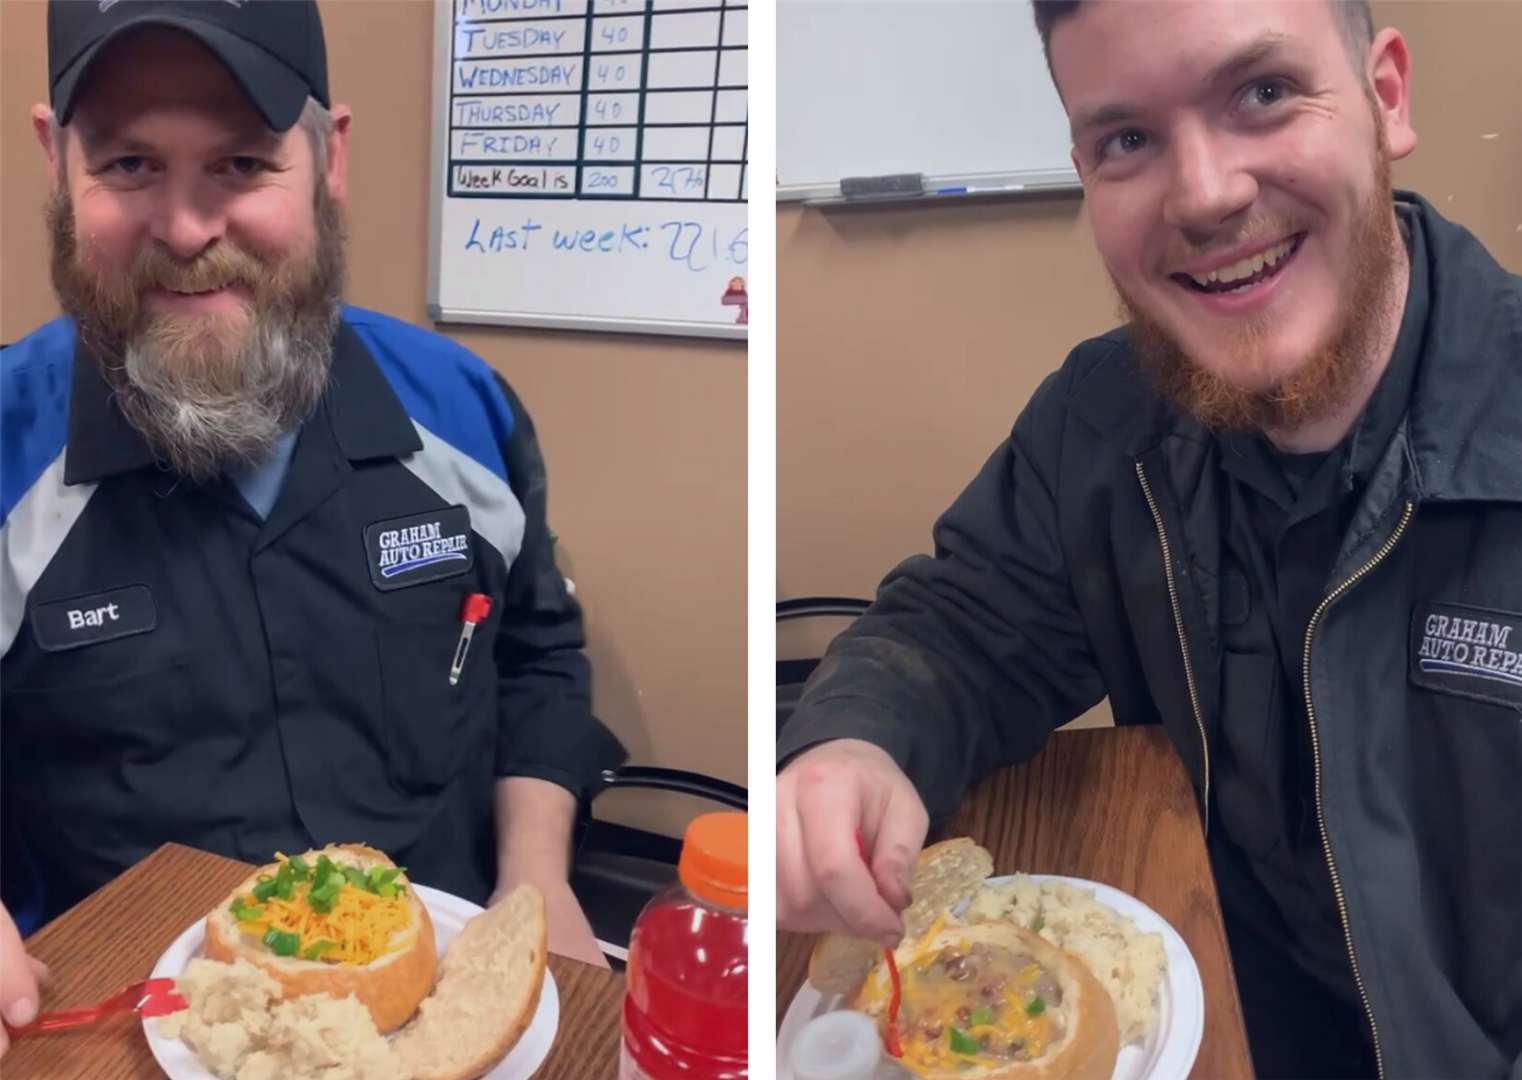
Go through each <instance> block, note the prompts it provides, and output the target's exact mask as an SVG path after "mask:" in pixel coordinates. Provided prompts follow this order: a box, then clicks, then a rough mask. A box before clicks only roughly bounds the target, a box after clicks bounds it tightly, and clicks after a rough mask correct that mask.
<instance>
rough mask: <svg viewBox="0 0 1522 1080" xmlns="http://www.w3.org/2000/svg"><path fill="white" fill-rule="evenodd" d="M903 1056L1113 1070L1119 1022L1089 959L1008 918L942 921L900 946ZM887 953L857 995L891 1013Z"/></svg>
mask: <svg viewBox="0 0 1522 1080" xmlns="http://www.w3.org/2000/svg"><path fill="white" fill-rule="evenodd" d="M895 959H896V962H897V964H898V968H899V979H900V983H901V987H902V991H901V1000H900V1004H899V1009H898V1016H897V1034H898V1041H899V1045H900V1046H901V1047H902V1051H903V1062H904V1064H905V1065H907V1066H908V1067H909V1068H911V1069H913V1070H914V1071H915V1072H916V1073H918V1074H919V1075H920V1076H923V1077H925V1078H927V1080H954V1078H955V1080H967V1078H973V1080H1109V1078H1110V1077H1111V1076H1112V1075H1113V1073H1114V1071H1115V1062H1116V1058H1117V1056H1118V1055H1119V1053H1120V1028H1119V1026H1118V1024H1117V1023H1116V1019H1115V1005H1114V1003H1113V1002H1112V1000H1111V998H1110V995H1109V992H1108V991H1106V990H1105V988H1104V986H1103V985H1102V984H1101V983H1100V982H1099V980H1098V979H1096V978H1095V977H1094V975H1093V974H1092V973H1091V972H1090V971H1089V969H1088V968H1087V967H1086V966H1085V965H1084V964H1083V962H1082V961H1081V960H1080V959H1079V958H1078V957H1076V956H1074V955H1073V954H1071V953H1068V952H1065V951H1063V950H1061V949H1059V948H1057V947H1056V946H1055V945H1053V944H1051V943H1050V942H1048V941H1046V940H1045V939H1044V938H1042V937H1041V936H1040V935H1039V934H1035V933H1032V932H1030V931H1029V930H1026V929H1024V928H1023V927H1020V926H1016V925H1015V924H1014V923H1008V922H989V923H979V924H975V925H971V926H960V925H953V926H946V925H944V922H942V921H938V922H937V924H936V925H935V926H933V927H932V928H931V930H930V932H929V933H927V934H926V935H925V936H924V937H923V938H921V939H920V940H919V941H916V942H910V943H908V944H905V945H903V946H901V947H900V948H899V949H898V950H897V952H896V953H895ZM891 996H892V992H891V981H890V978H889V975H888V972H887V963H886V960H885V959H879V962H878V963H877V965H876V966H875V967H874V968H873V970H872V971H871V972H870V973H869V974H868V976H867V978H866V979H865V980H864V981H863V982H862V984H861V986H860V987H859V989H857V990H856V992H855V993H854V994H853V995H852V996H851V998H850V1000H849V1006H848V1007H850V1008H853V1009H857V1010H859V1011H861V1012H864V1013H866V1014H867V1015H868V1016H870V1017H872V1018H873V1019H874V1020H875V1021H876V1022H877V1024H878V1027H879V1030H885V1029H886V1027H887V1022H888V1016H887V1014H888V1006H889V1002H890V999H891Z"/></svg>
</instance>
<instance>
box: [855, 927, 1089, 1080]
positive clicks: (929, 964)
mask: <svg viewBox="0 0 1522 1080" xmlns="http://www.w3.org/2000/svg"><path fill="white" fill-rule="evenodd" d="M940 929H941V927H940V925H939V923H938V924H937V925H936V926H934V927H932V928H931V931H930V933H928V934H927V935H926V936H925V937H924V938H923V939H921V940H920V941H919V942H917V943H916V944H915V946H914V948H913V952H912V957H911V959H910V961H909V963H907V964H905V965H903V969H904V970H903V996H902V1002H901V1007H900V1028H899V1030H900V1044H901V1046H902V1049H903V1053H904V1062H905V1064H907V1065H909V1066H910V1067H911V1068H917V1069H921V1070H930V1069H936V1070H942V1071H945V1070H954V1069H957V1068H966V1067H969V1066H982V1067H985V1068H994V1067H996V1066H998V1065H1001V1064H1004V1063H1005V1061H1004V1060H1001V1059H1000V1058H999V1057H996V1056H994V1055H992V1054H990V1053H989V1052H988V1049H991V1048H992V1047H994V1046H1000V1047H1002V1046H1008V1045H1010V1044H1011V1043H1014V1042H1019V1043H1021V1044H1023V1050H1024V1052H1025V1053H1026V1054H1027V1055H1028V1056H1029V1059H1031V1060H1036V1059H1039V1058H1041V1057H1042V1055H1043V1054H1045V1053H1046V1051H1047V1048H1048V1047H1049V1046H1050V1045H1051V1043H1052V1039H1053V1036H1054V1035H1055V1034H1056V1028H1055V1026H1054V1025H1055V1023H1056V1017H1055V1016H1054V1013H1060V1009H1056V1008H1054V1007H1052V1006H1050V1004H1049V1003H1045V1004H1044V1005H1043V1006H1042V1007H1041V1008H1039V1009H1038V1010H1037V1014H1036V1015H1034V1016H1033V1015H1031V1012H1030V1009H1029V1006H1030V1003H1031V1001H1032V1000H1033V997H1034V996H1035V995H1034V994H1033V987H1034V985H1035V984H1036V982H1037V981H1038V979H1040V977H1041V975H1042V968H1041V965H1039V964H1036V963H1026V964H1022V965H1020V966H1019V967H1018V968H1014V969H1009V968H1006V969H1005V978H1006V979H1008V980H1009V981H1008V982H1007V983H1006V984H1005V986H1006V993H1005V994H1004V995H1001V996H1000V997H999V998H998V999H997V1000H996V1001H994V1002H993V1003H991V1004H982V1003H980V1000H979V997H978V996H977V990H976V987H974V986H970V985H967V984H964V983H958V982H955V981H953V980H950V979H948V978H946V977H945V976H944V975H937V976H932V974H931V973H932V969H933V968H934V965H935V964H936V962H937V955H938V952H939V950H933V949H931V948H930V942H931V941H933V940H934V938H935V936H936V934H937V933H939V931H940ZM955 951H957V952H960V953H962V954H963V955H965V954H966V953H967V942H966V940H965V939H963V940H960V941H958V942H957V945H956V947H955ZM883 994H884V988H883V987H882V985H881V983H880V981H879V980H878V979H876V978H874V979H872V980H870V981H869V983H868V986H867V987H866V990H865V994H864V997H865V999H866V1001H865V1004H866V1005H867V1008H868V1009H869V1011H875V1006H876V1005H877V1003H878V1002H879V1001H880V1000H881V998H882V997H883ZM969 997H971V1000H970V1001H969ZM969 1006H971V1008H972V1011H973V1012H974V1018H975V1020H976V1021H977V1022H973V1023H969V1022H967V1019H966V1012H965V1011H964V1012H963V1013H961V1014H960V1015H959V1013H958V1010H959V1009H964V1010H965V1009H966V1008H967V1007H969ZM980 1006H981V1007H980ZM979 1012H981V1013H983V1015H982V1016H977V1015H976V1014H977V1013H979ZM906 1020H907V1022H905V1021H906ZM927 1030H930V1031H935V1032H936V1033H937V1034H936V1035H935V1036H934V1037H931V1036H929V1035H927V1034H926V1032H927ZM953 1030H955V1031H956V1032H957V1033H958V1034H957V1037H958V1038H960V1039H962V1040H965V1041H969V1042H971V1043H973V1044H975V1045H976V1047H977V1049H972V1048H971V1047H968V1046H966V1045H963V1046H962V1047H961V1048H960V1049H953V1048H952V1047H953V1045H954V1044H953V1043H952V1041H951V1040H950V1039H949V1038H948V1036H949V1035H950V1033H951V1032H953Z"/></svg>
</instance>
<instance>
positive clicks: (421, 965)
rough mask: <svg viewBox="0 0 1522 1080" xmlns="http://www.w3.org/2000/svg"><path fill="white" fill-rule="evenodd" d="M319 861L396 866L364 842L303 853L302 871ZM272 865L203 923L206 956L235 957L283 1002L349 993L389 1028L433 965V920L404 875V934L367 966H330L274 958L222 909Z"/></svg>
mask: <svg viewBox="0 0 1522 1080" xmlns="http://www.w3.org/2000/svg"><path fill="white" fill-rule="evenodd" d="M322 855H326V856H327V857H328V858H329V859H331V860H332V861H333V862H334V863H336V864H338V865H339V866H351V867H354V868H356V869H359V870H365V871H368V870H370V869H371V868H372V867H376V866H380V867H385V868H386V869H392V868H394V867H395V865H396V864H395V863H393V862H392V861H391V859H390V858H389V857H388V856H387V855H386V854H385V853H384V852H381V851H377V850H376V849H374V848H371V847H366V846H365V845H363V844H330V845H328V846H327V847H325V848H323V849H321V850H313V851H307V852H303V853H302V855H301V858H302V859H303V860H304V861H305V862H306V863H307V864H308V865H309V866H316V865H317V860H318V858H319V857H320V856H322ZM279 865H280V864H279V863H271V864H270V865H268V866H263V867H260V868H259V869H258V870H256V871H255V872H254V873H253V874H252V875H250V876H249V877H248V878H247V879H246V880H245V881H243V882H242V883H241V884H239V885H238V887H237V888H236V889H234V890H233V891H232V893H230V894H229V895H228V896H227V898H226V899H224V900H223V901H222V903H220V904H218V905H217V907H216V909H215V910H213V911H212V912H211V914H210V915H208V916H207V917H206V944H205V949H206V956H207V958H208V959H211V960H220V961H223V962H225V963H231V962H232V961H233V960H235V959H237V958H239V957H242V958H243V959H245V960H248V961H249V962H250V963H252V964H254V965H255V966H257V967H259V968H261V969H262V970H264V971H266V972H268V973H269V974H270V975H271V976H273V977H274V978H275V979H276V980H278V981H279V982H280V983H281V985H282V987H283V988H284V996H285V997H287V998H291V997H297V996H300V995H303V994H320V993H328V994H332V995H333V996H334V997H337V998H341V997H345V996H347V995H349V994H353V995H354V996H355V997H356V998H358V999H359V1001H360V1002H362V1003H363V1004H364V1005H365V1006H366V1007H367V1008H369V1010H370V1014H371V1016H372V1017H373V1019H374V1020H375V1026H376V1028H377V1029H379V1030H380V1032H381V1033H382V1034H385V1033H387V1032H390V1031H394V1030H396V1029H397V1028H398V1027H400V1026H401V1025H402V1024H403V1023H404V1022H405V1021H406V1020H407V1018H408V1017H409V1016H411V1015H412V1014H413V1012H414V1011H416V1009H417V1006H418V1002H420V1001H421V1000H422V999H423V998H424V997H425V996H426V995H427V993H428V991H429V989H430V988H431V987H432V986H433V978H434V972H435V970H436V969H437V967H438V952H437V948H436V946H435V944H434V934H433V921H432V919H430V918H429V915H428V909H427V908H426V907H424V906H423V902H422V901H421V900H420V899H419V898H418V895H417V890H416V889H415V888H413V887H412V882H411V881H410V880H408V878H407V876H406V874H398V875H397V877H396V878H395V882H396V884H397V885H400V886H402V887H403V889H404V893H405V898H406V901H407V905H408V909H409V911H410V913H411V916H412V918H411V922H410V925H409V927H408V928H407V929H404V930H398V931H396V932H395V933H394V934H393V936H392V941H391V950H390V951H389V952H387V953H386V954H384V955H382V956H380V957H378V958H377V959H375V960H372V961H370V962H369V963H367V964H332V963H326V962H323V961H321V960H304V959H302V958H300V957H299V956H277V955H275V954H274V953H272V952H270V951H269V949H267V948H265V947H264V946H263V945H262V944H261V943H260V942H259V941H258V940H257V939H256V938H255V937H254V936H253V935H251V934H245V933H243V931H242V929H241V928H240V927H239V925H238V921H237V919H236V918H234V917H233V914H232V912H231V911H230V910H229V906H230V905H231V903H232V900H233V899H234V898H235V897H238V896H242V895H243V894H245V893H247V892H250V891H251V890H252V889H253V887H254V885H255V884H257V882H258V880H259V876H260V875H261V874H273V873H275V872H276V871H277V870H278V869H279Z"/></svg>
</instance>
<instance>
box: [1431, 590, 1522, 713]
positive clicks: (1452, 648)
mask: <svg viewBox="0 0 1522 1080" xmlns="http://www.w3.org/2000/svg"><path fill="white" fill-rule="evenodd" d="M1411 682H1412V683H1413V684H1415V685H1416V686H1421V687H1425V688H1426V689H1428V690H1436V691H1438V692H1440V693H1444V694H1454V695H1456V696H1458V697H1467V698H1475V699H1477V700H1480V701H1490V702H1494V703H1496V704H1497V705H1507V706H1510V707H1512V708H1515V709H1522V614H1519V613H1517V612H1511V611H1493V610H1489V609H1486V608H1472V607H1459V606H1457V605H1454V604H1431V603H1421V604H1417V605H1416V608H1415V610H1414V611H1413V613H1412V617H1411Z"/></svg>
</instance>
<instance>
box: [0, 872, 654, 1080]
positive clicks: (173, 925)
mask: <svg viewBox="0 0 1522 1080" xmlns="http://www.w3.org/2000/svg"><path fill="white" fill-rule="evenodd" d="M253 869H254V868H253V867H252V866H248V865H245V864H244V863H240V862H235V861H234V860H232V859H224V858H222V857H220V856H217V855H209V854H207V853H206V852H204V851H197V850H195V849H194V848H188V847H181V846H180V845H178V844H166V845H165V846H164V847H161V848H159V850H157V851H155V852H154V853H153V854H152V855H150V856H149V857H148V858H146V859H144V860H143V861H142V862H140V863H138V864H137V865H136V866H134V867H133V868H132V869H131V870H128V871H127V872H126V873H125V874H123V875H122V876H121V877H119V878H117V879H116V880H115V881H113V882H111V883H110V884H109V885H107V886H106V887H105V888H103V889H101V890H100V891H99V892H97V893H95V894H94V895H92V896H91V897H89V898H88V899H86V900H85V901H84V902H83V903H81V904H80V905H79V906H78V907H75V908H73V909H72V910H70V911H68V912H66V913H65V914H64V915H62V916H61V917H59V918H58V919H56V920H54V921H53V922H51V923H49V924H48V925H47V926H44V927H43V928H42V929H41V930H38V931H37V932H36V933H35V934H33V935H32V936H31V937H29V938H28V939H27V942H26V946H27V951H28V952H30V953H31V954H32V955H33V956H36V957H37V958H39V959H40V960H42V961H44V962H45V963H46V964H47V965H48V966H49V967H50V968H51V969H52V981H51V982H50V984H49V985H48V987H47V988H46V989H45V990H44V992H43V1000H42V1007H43V1008H44V1009H66V1008H69V1007H71V1006H74V1005H83V1004H88V1003H90V1002H94V1001H99V1000H101V999H102V998H105V997H108V996H110V995H111V994H113V993H115V992H116V991H118V990H120V989H121V988H122V987H123V986H125V985H126V984H128V983H130V982H135V981H136V980H138V979H145V978H147V977H148V975H149V974H150V973H151V972H152V971H153V965H154V964H156V963H158V958H159V957H160V956H161V955H163V953H164V950H165V949H167V948H169V946H170V945H171V944H173V943H174V940H175V938H177V937H179V936H180V934H181V933H183V932H184V930H185V928H186V927H188V926H190V925H191V924H192V923H194V922H195V921H196V920H197V919H200V918H204V917H205V915H206V913H207V912H208V911H210V910H211V909H212V908H213V907H215V906H216V904H217V903H218V902H219V901H221V900H222V899H223V897H225V896H227V895H228V894H229V893H230V892H232V890H233V888H234V887H235V886H236V885H237V884H238V882H240V881H242V880H243V879H244V878H246V877H247V876H248V875H249V874H250V873H252V872H253ZM549 966H550V970H551V971H552V972H554V974H555V982H556V984H557V985H558V986H559V989H560V1031H559V1033H558V1035H557V1036H556V1038H555V1045H554V1048H553V1049H552V1050H551V1051H550V1056H549V1058H548V1059H547V1060H546V1061H545V1063H544V1065H543V1066H541V1067H540V1069H539V1071H538V1072H537V1073H536V1074H535V1080H612V1078H613V1077H614V1076H615V1075H616V1074H617V1072H618V1048H619V1040H620V1033H621V1027H620V1012H619V1010H620V1008H621V1004H622V1001H623V984H624V980H623V976H621V975H615V974H613V973H612V972H609V971H606V970H604V969H602V968H596V967H592V966H591V965H590V964H583V963H580V962H578V961H575V960H566V959H564V958H562V957H559V956H553V955H552V956H551V957H550V958H549ZM0 1072H3V1074H4V1076H5V1080H150V1078H151V1080H161V1078H162V1077H163V1076H164V1072H163V1070H162V1069H160V1068H159V1066H158V1062H157V1061H156V1060H155V1059H154V1057H153V1052H152V1051H150V1050H149V1049H148V1042H147V1040H146V1039H145V1038H144V1037H143V1028H142V1021H141V1020H139V1019H138V1018H137V1017H135V1016H128V1017H118V1018H117V1019H115V1020H113V1021H111V1022H108V1023H102V1024H97V1025H95V1026H93V1027H87V1028H74V1029H70V1030H66V1031H58V1032H49V1033H45V1034H40V1035H28V1036H22V1037H21V1038H19V1039H16V1040H15V1041H14V1042H13V1043H12V1045H11V1049H10V1052H9V1053H7V1054H6V1055H5V1058H4V1060H3V1061H0Z"/></svg>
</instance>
